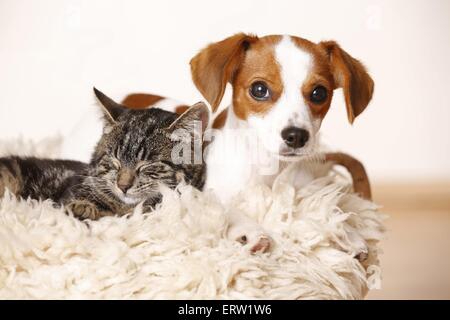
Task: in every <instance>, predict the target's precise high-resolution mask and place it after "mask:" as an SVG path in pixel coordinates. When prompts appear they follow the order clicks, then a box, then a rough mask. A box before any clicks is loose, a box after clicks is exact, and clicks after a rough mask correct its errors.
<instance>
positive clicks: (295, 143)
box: [281, 127, 309, 149]
mask: <svg viewBox="0 0 450 320" xmlns="http://www.w3.org/2000/svg"><path fill="white" fill-rule="evenodd" d="M281 137H282V138H283V140H284V142H285V143H286V144H287V145H288V146H289V147H291V148H294V149H297V148H301V147H303V146H304V145H305V144H306V142H308V139H309V132H308V131H306V130H305V129H301V128H297V127H288V128H285V129H283V131H281Z"/></svg>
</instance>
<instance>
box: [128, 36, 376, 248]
mask: <svg viewBox="0 0 450 320" xmlns="http://www.w3.org/2000/svg"><path fill="white" fill-rule="evenodd" d="M190 64H191V71H192V79H193V81H194V83H195V85H196V87H197V88H198V89H199V91H200V92H201V93H202V95H203V96H204V97H205V99H206V100H207V101H208V102H209V104H210V105H211V107H212V110H213V111H217V109H218V107H219V104H220V103H221V100H222V98H223V95H224V92H225V88H226V85H227V83H230V84H231V87H232V90H233V94H232V97H233V98H232V103H231V105H230V106H229V107H228V108H226V109H225V110H224V111H223V112H222V113H221V114H220V115H219V116H217V117H216V119H215V121H214V124H213V128H216V129H220V130H219V131H218V132H215V133H214V142H213V143H212V144H211V145H210V146H209V148H208V151H207V152H208V153H207V160H206V161H207V164H208V170H207V171H208V174H207V178H206V185H205V188H206V189H208V188H210V189H213V190H214V191H215V193H216V194H217V196H218V197H219V198H220V199H222V201H223V202H227V201H229V200H230V199H231V198H232V197H233V196H235V195H236V194H237V193H239V192H240V191H241V190H243V189H244V188H246V186H248V185H249V184H250V183H253V182H255V181H265V182H266V183H269V184H270V183H271V182H272V181H273V178H274V177H275V176H276V175H277V173H279V168H281V167H283V164H286V163H287V162H290V161H295V160H299V159H301V158H302V157H305V156H310V155H313V154H314V153H315V151H316V147H317V145H318V141H317V140H318V138H317V133H318V131H319V129H320V126H321V123H322V120H323V118H324V117H325V115H326V114H327V112H328V109H329V107H330V103H331V100H332V97H333V90H335V89H337V88H342V89H343V93H344V97H345V103H346V109H347V116H348V121H349V122H350V123H353V121H354V120H355V118H356V117H357V116H358V115H359V114H361V113H362V112H363V111H364V109H365V108H366V107H367V105H368V103H369V101H370V100H371V98H372V94H373V88H374V83H373V81H372V79H371V77H370V76H369V74H368V73H367V71H366V69H365V67H364V66H363V65H362V64H361V62H359V61H358V60H356V59H355V58H353V57H352V56H350V55H349V54H348V53H347V52H345V51H344V50H343V49H342V48H341V47H340V46H339V45H338V44H337V43H336V42H334V41H325V42H319V43H313V42H311V41H308V40H306V39H302V38H299V37H295V36H288V35H270V36H265V37H261V38H259V37H257V36H254V35H247V34H244V33H239V34H236V35H234V36H231V37H229V38H226V39H224V40H222V41H220V42H216V43H213V44H210V45H209V46H207V47H206V48H204V49H203V50H201V51H200V52H199V53H198V54H197V55H196V56H195V57H194V58H193V59H192V60H191V62H190ZM133 99H134V100H135V101H131V100H133ZM127 100H128V102H130V101H131V102H134V103H135V105H134V106H136V107H143V106H144V105H145V104H146V105H147V106H149V105H157V106H158V107H162V108H167V109H169V110H171V111H174V110H175V111H176V109H177V108H178V109H180V108H182V107H181V106H180V105H179V104H177V103H172V102H170V101H169V100H165V99H163V98H161V97H159V98H155V96H151V95H131V96H129V97H127V99H126V100H125V104H127V103H126V102H127ZM138 100H139V101H140V104H141V106H138V105H137V101H138ZM145 100H147V102H145ZM149 102H152V103H149ZM129 105H131V106H133V103H129ZM180 111H181V109H180ZM248 132H251V139H253V140H251V143H249V140H248V139H243V135H245V133H248ZM247 138H248V137H247ZM230 141H233V143H231V144H230ZM255 145H258V146H260V147H259V148H255ZM255 153H257V154H258V157H257V159H256V160H255ZM232 216H233V217H232V221H234V222H235V223H232V228H230V236H231V237H235V238H238V239H243V240H244V242H249V243H250V244H251V245H252V247H251V248H252V251H258V250H262V251H266V250H268V248H269V246H270V241H269V239H270V238H269V237H268V236H266V235H265V233H264V231H263V230H262V229H261V228H259V227H256V226H255V225H254V224H252V223H251V222H250V221H247V220H246V219H245V218H242V217H239V215H238V214H233V215H232ZM233 226H236V227H233Z"/></svg>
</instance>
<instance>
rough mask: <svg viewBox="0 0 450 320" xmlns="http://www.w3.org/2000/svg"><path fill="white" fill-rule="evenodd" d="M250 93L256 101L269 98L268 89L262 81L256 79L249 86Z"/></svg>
mask: <svg viewBox="0 0 450 320" xmlns="http://www.w3.org/2000/svg"><path fill="white" fill-rule="evenodd" d="M250 95H251V96H252V97H253V98H254V99H255V100H258V101H266V100H269V98H270V90H269V88H268V87H267V85H266V84H265V83H264V82H262V81H257V82H254V83H253V84H252V86H251V87H250Z"/></svg>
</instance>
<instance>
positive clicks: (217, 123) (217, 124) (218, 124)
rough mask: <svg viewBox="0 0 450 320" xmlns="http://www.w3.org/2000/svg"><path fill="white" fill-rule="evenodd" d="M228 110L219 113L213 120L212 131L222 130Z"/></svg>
mask: <svg viewBox="0 0 450 320" xmlns="http://www.w3.org/2000/svg"><path fill="white" fill-rule="evenodd" d="M227 116H228V109H225V110H223V111H222V112H220V113H219V115H218V116H217V117H216V118H215V119H214V122H213V125H212V127H213V129H222V128H223V127H224V126H225V122H226V121H227Z"/></svg>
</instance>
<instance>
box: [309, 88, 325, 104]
mask: <svg viewBox="0 0 450 320" xmlns="http://www.w3.org/2000/svg"><path fill="white" fill-rule="evenodd" d="M310 99H311V101H312V102H313V103H322V102H324V101H325V100H326V99H327V89H326V88H325V87H324V86H317V87H315V88H314V90H313V91H312V92H311V97H310Z"/></svg>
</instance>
